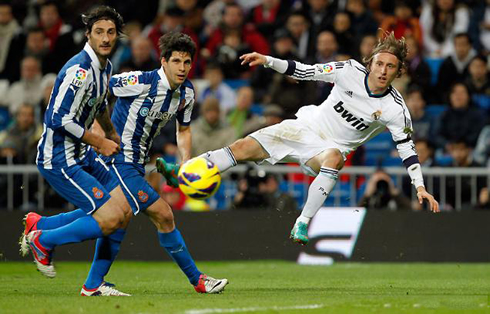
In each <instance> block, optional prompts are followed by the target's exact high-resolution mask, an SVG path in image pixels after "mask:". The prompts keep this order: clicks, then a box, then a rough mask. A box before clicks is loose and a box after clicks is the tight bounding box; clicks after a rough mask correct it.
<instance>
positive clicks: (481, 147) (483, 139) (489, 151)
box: [473, 125, 490, 167]
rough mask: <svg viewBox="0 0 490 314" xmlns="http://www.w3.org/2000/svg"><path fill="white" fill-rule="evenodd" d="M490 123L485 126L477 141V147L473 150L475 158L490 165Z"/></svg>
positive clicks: (478, 161) (483, 163) (480, 162)
mask: <svg viewBox="0 0 490 314" xmlns="http://www.w3.org/2000/svg"><path fill="white" fill-rule="evenodd" d="M489 157H490V125H487V126H485V127H484V128H483V129H482V130H481V132H480V134H479V135H478V140H477V142H476V147H475V149H474V151H473V158H474V159H475V161H476V162H477V163H479V164H481V165H485V166H487V167H488V166H490V159H489Z"/></svg>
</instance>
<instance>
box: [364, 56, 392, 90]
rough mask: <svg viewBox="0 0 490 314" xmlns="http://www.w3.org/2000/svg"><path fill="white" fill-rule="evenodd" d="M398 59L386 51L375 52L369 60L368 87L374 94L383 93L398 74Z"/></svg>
mask: <svg viewBox="0 0 490 314" xmlns="http://www.w3.org/2000/svg"><path fill="white" fill-rule="evenodd" d="M398 66H399V61H398V58H397V57H395V55H393V54H391V53H388V52H380V53H378V54H376V55H375V56H374V58H373V60H372V62H371V69H370V73H369V79H368V82H369V88H370V89H371V92H373V93H375V94H379V93H383V92H384V91H385V90H386V89H387V88H388V87H389V86H390V84H391V82H393V80H394V79H395V78H396V76H397V74H398Z"/></svg>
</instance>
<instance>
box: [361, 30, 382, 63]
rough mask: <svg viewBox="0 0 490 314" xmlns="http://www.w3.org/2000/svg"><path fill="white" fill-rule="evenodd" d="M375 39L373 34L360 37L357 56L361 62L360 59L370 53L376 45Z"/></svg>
mask: <svg viewBox="0 0 490 314" xmlns="http://www.w3.org/2000/svg"><path fill="white" fill-rule="evenodd" d="M376 41H377V39H376V36H374V35H365V36H364V37H362V39H361V43H360V44H359V56H358V58H357V60H358V61H359V62H362V60H364V59H365V58H367V57H368V56H369V55H370V54H371V52H372V51H373V49H374V47H375V46H376Z"/></svg>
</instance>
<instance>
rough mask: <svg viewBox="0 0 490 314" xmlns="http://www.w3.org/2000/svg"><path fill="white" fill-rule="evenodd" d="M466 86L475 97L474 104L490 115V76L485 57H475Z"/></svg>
mask: <svg viewBox="0 0 490 314" xmlns="http://www.w3.org/2000/svg"><path fill="white" fill-rule="evenodd" d="M465 82H466V84H467V85H468V89H469V91H470V93H471V94H472V95H473V97H472V100H473V102H474V103H475V104H476V105H478V106H479V107H480V108H482V109H484V110H485V111H486V112H487V114H489V113H490V74H489V71H488V68H487V64H486V60H485V57H483V56H476V57H474V58H473V59H472V60H471V62H470V64H469V66H468V73H467V75H466V80H465Z"/></svg>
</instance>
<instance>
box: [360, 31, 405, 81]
mask: <svg viewBox="0 0 490 314" xmlns="http://www.w3.org/2000/svg"><path fill="white" fill-rule="evenodd" d="M383 33H384V37H381V38H380V39H379V40H378V44H377V45H376V47H374V49H373V51H372V52H371V54H370V55H369V56H367V57H365V58H364V59H363V60H362V61H363V62H364V64H365V65H366V68H367V69H368V70H369V69H370V68H371V62H372V61H373V58H374V56H375V55H377V54H378V53H382V52H387V53H391V54H392V55H394V56H395V57H396V58H397V59H398V61H399V64H398V65H399V66H398V77H399V76H401V75H402V73H403V71H404V70H405V68H406V65H405V59H406V58H407V44H406V42H405V37H402V38H400V39H396V38H395V33H394V32H383Z"/></svg>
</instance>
